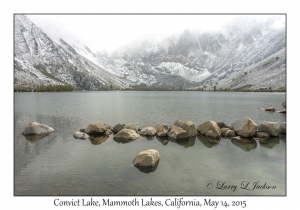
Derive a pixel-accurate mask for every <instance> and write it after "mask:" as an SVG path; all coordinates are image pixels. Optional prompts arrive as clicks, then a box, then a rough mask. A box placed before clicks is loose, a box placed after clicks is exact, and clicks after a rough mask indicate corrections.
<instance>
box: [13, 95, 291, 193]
mask: <svg viewBox="0 0 300 210" xmlns="http://www.w3.org/2000/svg"><path fill="white" fill-rule="evenodd" d="M285 100H286V99H285V94H284V93H233V92H122V91H115V92H111V91H108V92H65V93H15V94H14V106H15V107H14V110H15V112H14V137H15V139H14V194H15V195H87V196H89V195H285V194H286V137H285V136H280V137H278V138H273V139H269V140H268V142H266V143H261V142H259V141H256V140H255V141H254V142H253V141H252V142H245V143H240V142H236V141H233V140H230V139H222V140H221V141H220V143H219V144H212V143H210V142H208V141H207V140H206V139H203V138H201V137H199V136H198V137H195V138H191V139H189V140H184V141H178V142H172V141H168V140H166V139H157V138H156V137H154V138H152V139H151V138H145V137H142V136H140V138H139V139H137V140H135V141H132V142H130V143H127V144H122V143H119V142H117V141H115V140H114V139H113V135H110V137H109V138H108V139H107V140H106V141H104V142H102V143H100V142H93V141H90V140H89V139H88V140H78V139H74V138H73V133H74V132H76V131H79V129H81V128H86V127H87V125H88V124H89V123H92V122H104V123H108V124H110V125H116V124H118V123H132V122H139V123H140V128H143V127H146V126H153V127H156V126H157V125H159V124H161V123H166V124H168V125H171V124H173V123H174V122H175V121H176V120H178V119H179V120H182V121H187V120H191V121H193V122H194V123H195V125H196V126H198V125H199V124H200V123H203V122H205V121H207V120H215V121H224V122H227V123H229V124H231V123H232V122H234V121H236V120H239V119H241V118H244V117H249V118H251V119H252V120H253V121H254V122H255V123H256V124H259V123H260V122H263V121H273V122H279V123H281V122H285V121H286V115H285V114H281V113H277V112H265V111H262V110H260V109H258V108H259V107H260V108H266V107H268V106H273V107H275V109H276V110H278V109H280V108H281V103H282V102H283V101H285ZM32 121H36V122H38V123H42V124H46V125H48V126H51V127H53V128H54V129H55V132H53V133H52V134H51V135H49V136H47V137H45V138H43V139H40V140H36V141H30V140H27V139H26V138H25V137H24V136H23V135H22V134H21V132H22V130H23V129H24V127H25V125H26V124H27V123H29V122H32ZM146 149H156V150H157V151H159V153H160V157H161V160H160V162H159V164H158V167H157V168H156V170H155V171H154V172H148V173H145V172H143V171H140V170H139V169H138V168H136V167H134V166H133V165H132V161H133V159H134V158H135V156H136V155H137V154H138V153H139V152H140V151H142V150H146ZM246 185H247V187H245V186H246ZM235 186H236V188H235ZM242 186H244V188H245V189H242V188H241V187H242ZM268 186H269V187H268ZM274 186H275V187H274ZM253 188H254V189H253ZM258 188H259V189H258Z"/></svg>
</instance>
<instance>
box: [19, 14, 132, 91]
mask: <svg viewBox="0 0 300 210" xmlns="http://www.w3.org/2000/svg"><path fill="white" fill-rule="evenodd" d="M14 18H15V30H14V76H15V79H14V80H15V86H29V87H36V86H39V85H50V84H52V85H56V84H69V85H72V86H74V87H81V88H84V89H86V90H101V89H104V88H109V87H110V86H111V85H114V86H118V87H127V86H128V84H130V83H129V82H125V80H122V79H120V78H119V77H117V76H116V75H114V74H111V72H108V71H106V70H104V69H103V68H101V67H100V66H98V65H97V64H96V63H95V59H96V57H95V55H93V53H92V52H90V50H89V49H88V48H87V47H83V48H79V47H77V48H73V47H72V46H70V45H69V44H68V43H66V42H65V41H64V40H62V39H60V40H59V41H58V42H57V43H55V42H53V41H52V40H51V39H50V38H49V37H48V36H47V35H46V34H45V33H43V31H42V30H41V29H39V28H38V27H36V26H35V25H34V24H33V23H32V22H31V21H30V20H29V19H28V18H27V17H26V16H24V15H15V17H14Z"/></svg>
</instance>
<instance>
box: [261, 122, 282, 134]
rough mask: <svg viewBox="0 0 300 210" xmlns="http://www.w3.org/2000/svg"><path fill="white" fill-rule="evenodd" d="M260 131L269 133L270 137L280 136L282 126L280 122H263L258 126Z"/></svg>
mask: <svg viewBox="0 0 300 210" xmlns="http://www.w3.org/2000/svg"><path fill="white" fill-rule="evenodd" d="M257 129H258V131H260V132H265V133H268V134H269V135H270V136H278V135H279V131H280V125H279V123H278V122H262V123H260V124H259V125H258V126H257Z"/></svg>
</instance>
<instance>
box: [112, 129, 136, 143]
mask: <svg viewBox="0 0 300 210" xmlns="http://www.w3.org/2000/svg"><path fill="white" fill-rule="evenodd" d="M114 138H116V139H124V140H135V139H138V138H139V135H138V134H137V133H136V131H135V130H132V129H127V128H124V129H122V130H121V131H120V132H119V133H117V134H116V135H115V136H114Z"/></svg>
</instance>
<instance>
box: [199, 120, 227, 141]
mask: <svg viewBox="0 0 300 210" xmlns="http://www.w3.org/2000/svg"><path fill="white" fill-rule="evenodd" d="M197 131H198V132H199V133H201V134H202V135H204V136H207V137H211V138H214V139H219V138H220V137H221V133H222V132H221V129H220V128H219V126H218V124H217V123H216V122H215V121H207V122H205V123H202V124H200V125H199V126H198V127H197Z"/></svg>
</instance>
